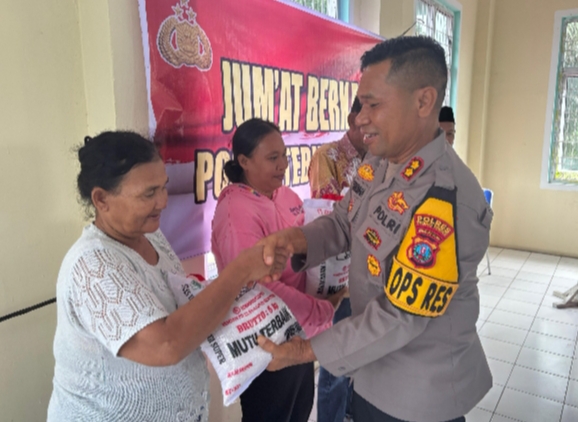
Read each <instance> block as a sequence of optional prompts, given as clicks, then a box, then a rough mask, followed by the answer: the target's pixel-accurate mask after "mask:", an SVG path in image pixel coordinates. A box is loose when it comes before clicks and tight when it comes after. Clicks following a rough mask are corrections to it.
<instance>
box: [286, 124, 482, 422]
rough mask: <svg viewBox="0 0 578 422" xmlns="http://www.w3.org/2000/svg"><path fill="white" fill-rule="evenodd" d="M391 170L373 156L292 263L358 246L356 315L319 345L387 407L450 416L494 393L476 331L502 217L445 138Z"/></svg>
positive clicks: (331, 366) (400, 412) (425, 420)
mask: <svg viewBox="0 0 578 422" xmlns="http://www.w3.org/2000/svg"><path fill="white" fill-rule="evenodd" d="M387 166H388V162H387V161H386V160H381V159H379V158H377V157H369V158H367V159H366V160H365V161H364V163H363V164H362V166H361V167H360V168H359V170H358V174H357V175H356V177H355V180H354V182H353V185H352V187H351V189H350V191H349V193H348V194H347V195H346V197H345V198H344V199H343V201H341V202H340V203H339V204H338V205H337V206H336V209H335V211H334V212H333V213H332V214H330V215H328V216H325V217H320V218H318V219H316V220H315V221H314V222H312V223H311V224H309V225H307V226H305V227H303V228H302V230H303V232H304V234H305V237H306V239H307V245H308V248H307V255H301V256H294V257H293V266H294V268H296V269H300V270H303V269H305V268H307V267H310V266H315V265H317V264H319V263H320V262H321V261H323V260H324V259H326V258H327V257H330V256H333V255H337V254H338V253H342V252H344V251H347V250H349V249H351V268H350V275H349V288H350V294H351V307H352V317H350V318H348V319H346V320H343V321H341V322H340V323H338V324H336V325H335V326H334V327H332V328H331V329H329V330H327V331H325V332H323V333H321V334H320V335H318V336H316V337H314V338H313V339H312V340H311V344H312V347H313V350H314V352H315V354H316V356H317V358H318V359H319V362H320V364H321V365H322V366H323V367H325V368H326V369H327V370H329V371H330V372H331V373H333V374H334V375H336V376H340V375H344V374H348V375H351V376H353V378H354V388H355V391H356V392H357V393H358V394H359V395H361V396H362V397H363V398H364V399H366V400H367V401H369V402H370V403H371V404H373V405H374V406H375V407H377V408H378V409H380V410H381V411H383V412H385V413H387V414H390V415H392V416H394V417H396V418H398V419H402V420H407V421H416V422H439V421H446V420H451V419H454V418H457V417H460V416H463V415H465V414H466V413H467V412H469V411H470V410H471V409H472V408H473V407H474V406H475V405H476V403H478V402H479V401H480V400H481V399H482V398H483V397H484V395H485V394H486V393H487V392H488V390H489V389H490V388H491V386H492V377H491V374H490V370H489V367H488V364H487V361H486V357H485V355H484V351H483V350H482V346H481V343H480V339H479V337H478V335H477V332H476V320H477V318H478V313H479V294H478V288H477V282H478V278H477V275H476V271H477V267H478V264H479V262H480V261H481V259H482V258H483V256H484V253H485V252H486V249H487V247H488V242H489V230H490V223H491V220H492V211H491V209H490V208H489V206H488V205H487V203H486V201H485V199H484V195H483V192H482V189H481V188H480V185H479V183H478V181H477V180H476V178H475V177H474V175H473V174H472V172H471V171H470V170H469V169H468V168H467V167H466V165H465V164H464V163H463V162H462V161H461V160H460V158H459V157H458V156H457V154H456V153H455V152H454V150H453V149H452V148H451V147H450V146H449V145H448V144H447V142H446V140H445V136H444V134H443V132H442V133H441V134H440V135H439V136H438V137H437V138H436V139H435V140H434V141H432V142H430V143H429V144H428V145H426V146H425V147H424V148H422V149H421V150H420V151H419V152H418V153H417V154H416V156H415V157H413V158H412V159H410V160H409V161H408V162H407V163H404V164H403V165H402V166H400V169H399V171H397V172H396V173H394V174H393V176H389V177H388V179H387V180H386V179H385V176H386V170H387ZM361 422H362V421H361Z"/></svg>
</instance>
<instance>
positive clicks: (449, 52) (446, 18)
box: [415, 0, 459, 107]
mask: <svg viewBox="0 0 578 422" xmlns="http://www.w3.org/2000/svg"><path fill="white" fill-rule="evenodd" d="M456 15H458V16H456ZM415 20H416V25H415V28H416V29H415V34H416V35H425V36H428V37H431V38H433V39H435V40H436V41H437V42H439V43H440V44H441V46H442V47H443V48H444V50H445V52H446V63H447V65H448V70H449V73H448V85H447V88H446V95H445V98H444V105H448V106H452V107H455V101H454V98H455V92H456V86H455V83H454V81H456V80H457V78H456V76H457V66H456V65H457V60H456V63H454V59H455V58H457V48H456V46H457V43H456V42H454V41H455V40H456V38H457V37H456V34H457V31H456V28H458V26H459V12H456V11H453V10H451V9H450V8H449V7H446V6H444V5H442V4H441V3H438V2H437V1H435V0H416V8H415Z"/></svg>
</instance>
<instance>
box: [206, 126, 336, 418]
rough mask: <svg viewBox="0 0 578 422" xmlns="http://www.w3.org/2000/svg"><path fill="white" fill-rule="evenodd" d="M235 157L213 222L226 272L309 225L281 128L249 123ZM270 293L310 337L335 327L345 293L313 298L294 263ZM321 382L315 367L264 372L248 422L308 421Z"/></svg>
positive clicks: (250, 392)
mask: <svg viewBox="0 0 578 422" xmlns="http://www.w3.org/2000/svg"><path fill="white" fill-rule="evenodd" d="M233 155H234V159H233V160H231V161H229V162H228V163H226V164H225V172H226V174H227V177H228V178H229V180H230V181H231V182H232V184H231V185H230V186H228V187H227V188H225V189H224V190H223V191H222V192H221V195H220V196H219V200H218V203H217V208H216V210H215V217H214V219H213V234H212V250H213V253H214V254H215V259H216V261H217V267H218V268H219V270H220V269H222V268H225V266H226V265H230V263H231V262H233V260H234V259H238V258H237V257H238V254H239V252H240V251H242V250H243V249H244V248H246V247H247V246H250V245H254V244H255V242H257V241H259V240H260V239H262V238H263V237H265V236H267V235H269V234H271V233H274V232H276V231H278V230H281V229H285V228H287V227H294V226H298V225H302V223H303V204H302V202H301V199H299V197H298V196H297V195H296V194H295V192H293V191H292V190H291V189H290V188H288V187H286V186H283V179H284V177H285V170H286V169H287V153H286V148H285V143H284V142H283V138H282V137H281V133H280V132H279V128H277V126H275V125H274V124H273V123H270V122H267V121H264V120H261V119H250V120H248V121H246V122H245V123H243V124H241V125H240V126H239V127H238V128H237V130H236V132H235V134H234V135H233ZM267 288H269V289H270V290H272V291H273V292H275V293H276V294H277V295H278V296H279V297H280V298H281V299H283V301H284V302H285V303H286V304H287V306H288V307H289V308H290V309H291V311H292V312H293V314H294V315H295V318H297V320H298V321H299V323H300V324H301V326H302V327H303V329H304V330H305V332H306V334H307V335H308V336H309V337H310V336H313V335H314V334H316V333H317V332H320V331H322V330H323V329H325V328H327V327H328V326H329V325H330V324H331V320H332V318H333V312H334V306H336V305H337V304H338V303H339V301H340V299H341V297H342V295H343V293H345V291H342V292H340V293H338V294H336V295H334V296H333V297H332V298H330V300H320V299H316V298H314V297H312V296H308V295H307V294H306V293H305V273H295V272H294V271H293V270H292V269H291V268H290V266H289V265H288V266H287V268H286V269H285V271H283V273H282V275H281V279H280V280H279V281H276V282H273V283H270V284H268V285H267ZM313 377H314V369H313V364H305V365H299V366H294V367H291V368H286V369H284V370H282V371H280V372H267V371H266V372H264V373H263V374H261V375H260V376H259V377H258V378H256V379H255V380H254V381H253V383H252V384H251V386H250V387H249V388H248V389H247V390H246V391H245V392H244V393H243V394H242V395H241V407H242V411H243V422H262V421H267V422H269V421H271V422H272V421H275V422H306V421H307V420H308V419H309V414H310V412H311V407H312V405H313V394H314V379H313Z"/></svg>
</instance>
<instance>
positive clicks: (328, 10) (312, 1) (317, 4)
mask: <svg viewBox="0 0 578 422" xmlns="http://www.w3.org/2000/svg"><path fill="white" fill-rule="evenodd" d="M293 1H294V2H295V3H298V4H300V5H302V6H305V7H307V8H309V9H313V10H315V11H316V12H319V13H323V14H324V15H327V16H330V17H332V18H335V19H341V17H340V16H339V10H338V9H339V5H338V3H340V2H339V0H293Z"/></svg>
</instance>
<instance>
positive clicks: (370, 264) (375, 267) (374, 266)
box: [367, 255, 381, 277]
mask: <svg viewBox="0 0 578 422" xmlns="http://www.w3.org/2000/svg"><path fill="white" fill-rule="evenodd" d="M367 269H368V270H369V274H371V275H372V276H374V277H379V275H380V274H381V264H380V263H379V260H378V259H377V258H376V257H375V256H373V255H368V256H367Z"/></svg>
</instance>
